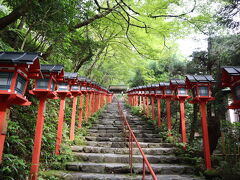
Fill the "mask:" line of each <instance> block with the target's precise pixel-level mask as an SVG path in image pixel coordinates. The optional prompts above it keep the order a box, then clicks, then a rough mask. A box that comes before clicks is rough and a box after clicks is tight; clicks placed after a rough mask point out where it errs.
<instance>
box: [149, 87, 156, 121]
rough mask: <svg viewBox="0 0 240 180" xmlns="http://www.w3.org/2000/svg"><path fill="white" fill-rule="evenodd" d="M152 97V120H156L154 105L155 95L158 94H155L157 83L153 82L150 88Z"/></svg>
mask: <svg viewBox="0 0 240 180" xmlns="http://www.w3.org/2000/svg"><path fill="white" fill-rule="evenodd" d="M150 97H151V104H152V120H153V121H154V120H155V106H154V101H155V97H156V94H155V84H152V85H151V88H150Z"/></svg>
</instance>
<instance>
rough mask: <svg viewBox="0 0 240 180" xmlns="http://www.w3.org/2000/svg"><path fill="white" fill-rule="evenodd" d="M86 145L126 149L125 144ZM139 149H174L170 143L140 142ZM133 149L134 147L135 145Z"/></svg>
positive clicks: (93, 143) (88, 142) (93, 142)
mask: <svg viewBox="0 0 240 180" xmlns="http://www.w3.org/2000/svg"><path fill="white" fill-rule="evenodd" d="M86 144H87V145H88V146H95V147H113V148H126V147H128V143H127V142H109V141H105V142H96V141H87V142H86ZM139 144H140V146H141V148H159V147H168V148H169V147H174V145H173V144H170V143H151V142H149V143H148V142H140V143H139ZM133 147H136V145H135V143H134V144H133Z"/></svg>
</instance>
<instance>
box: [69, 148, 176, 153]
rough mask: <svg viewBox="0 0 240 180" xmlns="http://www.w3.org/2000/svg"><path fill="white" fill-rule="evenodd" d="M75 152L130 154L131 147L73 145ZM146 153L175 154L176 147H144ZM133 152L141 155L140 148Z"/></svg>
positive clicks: (134, 149)
mask: <svg viewBox="0 0 240 180" xmlns="http://www.w3.org/2000/svg"><path fill="white" fill-rule="evenodd" d="M71 148H72V151H73V152H85V153H114V154H128V153H129V148H109V147H107V148H105V147H94V146H72V147H71ZM142 149H143V152H144V153H145V154H149V155H164V154H165V155H166V154H173V153H174V152H175V150H176V149H175V148H165V147H160V148H142ZM133 154H135V155H140V154H141V153H140V151H139V149H138V148H133Z"/></svg>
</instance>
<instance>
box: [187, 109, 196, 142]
mask: <svg viewBox="0 0 240 180" xmlns="http://www.w3.org/2000/svg"><path fill="white" fill-rule="evenodd" d="M197 120H198V104H193V120H192V122H191V131H190V138H189V142H190V143H191V142H192V141H193V140H194V134H195V131H196V124H197Z"/></svg>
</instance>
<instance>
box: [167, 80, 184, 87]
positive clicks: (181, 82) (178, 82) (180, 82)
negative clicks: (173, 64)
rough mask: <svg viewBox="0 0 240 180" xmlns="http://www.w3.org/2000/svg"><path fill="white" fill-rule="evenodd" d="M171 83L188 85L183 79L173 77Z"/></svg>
mask: <svg viewBox="0 0 240 180" xmlns="http://www.w3.org/2000/svg"><path fill="white" fill-rule="evenodd" d="M170 84H171V85H175V86H179V85H180V86H184V85H186V82H185V80H183V79H171V80H170Z"/></svg>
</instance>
